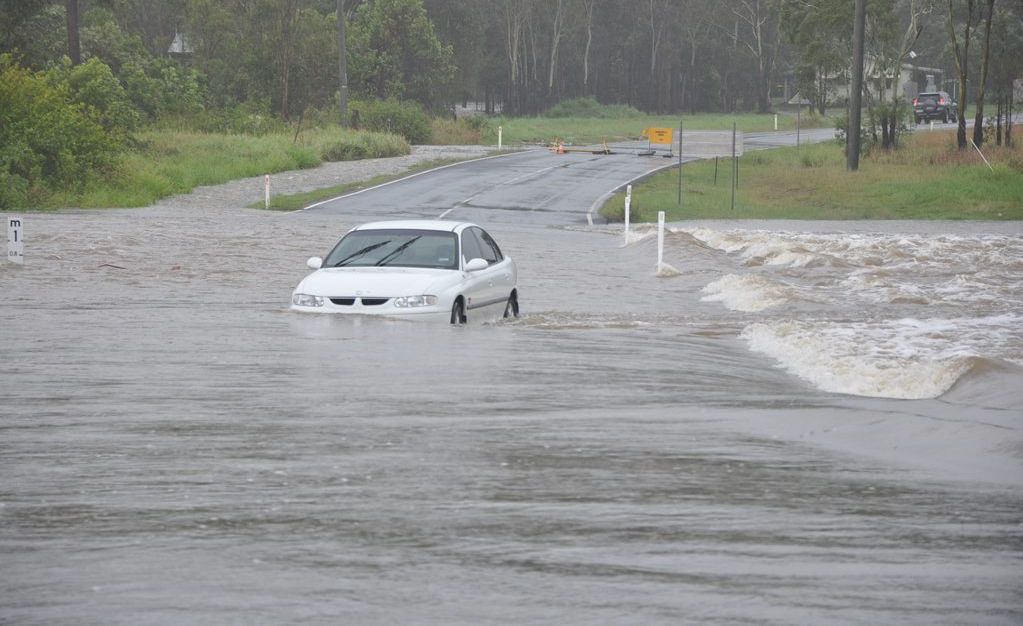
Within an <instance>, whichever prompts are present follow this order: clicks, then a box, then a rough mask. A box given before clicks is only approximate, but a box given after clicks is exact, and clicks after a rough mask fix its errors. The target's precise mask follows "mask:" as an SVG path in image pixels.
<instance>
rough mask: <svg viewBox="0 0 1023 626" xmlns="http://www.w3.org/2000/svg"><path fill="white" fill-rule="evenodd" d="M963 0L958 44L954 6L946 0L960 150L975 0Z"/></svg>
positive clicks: (962, 142)
mask: <svg viewBox="0 0 1023 626" xmlns="http://www.w3.org/2000/svg"><path fill="white" fill-rule="evenodd" d="M963 1H965V3H966V4H965V9H966V14H965V16H964V18H963V19H964V22H963V25H962V28H963V39H962V45H960V41H959V36H958V35H957V34H956V21H955V7H954V6H953V0H948V31H949V34H950V35H951V38H952V50H953V51H954V52H955V62H956V70H958V72H959V93H960V96H959V110H958V111H957V112H956V119H957V126H958V129H957V130H956V143H957V144H958V146H959V149H960V150H965V149H966V78H967V75H968V74H969V67H970V66H969V60H970V34H971V33H972V32H973V28H974V24H973V21H974V11H975V8H976V0H963Z"/></svg>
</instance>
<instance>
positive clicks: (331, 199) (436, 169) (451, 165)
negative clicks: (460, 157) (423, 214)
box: [285, 150, 533, 215]
mask: <svg viewBox="0 0 1023 626" xmlns="http://www.w3.org/2000/svg"><path fill="white" fill-rule="evenodd" d="M525 152H533V150H520V151H517V152H508V153H506V154H494V155H491V156H485V157H480V158H478V159H466V160H465V161H459V162H458V163H448V164H447V165H441V166H439V167H434V168H431V169H428V170H423V171H422V172H416V173H415V174H409V175H408V176H404V177H402V178H398V179H396V180H389V181H387V182H386V183H380V184H379V185H373V186H372V187H366V188H365V189H360V190H358V191H353V192H351V193H345V194H341V195H340V196H336V197H334V198H328V199H327V200H321V201H319V202H315V203H313V204H310V205H309V206H307V207H303V208H301V209H298V210H296V211H291V212H289V213H286V214H285V215H292V214H294V213H301V212H302V211H308V210H309V209H312V208H315V207H318V206H321V205H324V204H327V203H328V202H333V201H335V200H341V199H342V198H350V197H352V196H357V195H359V194H360V193H366V192H367V191H373V190H374V189H380V188H381V187H386V186H388V185H393V184H395V183H400V182H402V181H404V180H408V179H410V178H415V177H416V176H422V175H423V174H429V173H431V172H436V171H439V170H444V169H447V168H449V167H454V166H456V165H463V164H465V163H473V162H475V161H486V160H488V159H499V158H501V157H506V156H512V155H515V154H523V153H525Z"/></svg>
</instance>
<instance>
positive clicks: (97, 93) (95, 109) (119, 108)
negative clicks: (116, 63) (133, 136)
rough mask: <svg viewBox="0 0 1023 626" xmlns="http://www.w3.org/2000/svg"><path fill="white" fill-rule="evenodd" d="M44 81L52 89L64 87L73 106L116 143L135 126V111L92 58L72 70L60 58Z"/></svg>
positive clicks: (104, 68)
mask: <svg viewBox="0 0 1023 626" xmlns="http://www.w3.org/2000/svg"><path fill="white" fill-rule="evenodd" d="M47 78H48V79H49V81H50V84H51V85H53V86H55V87H58V88H60V87H62V86H66V87H67V89H68V90H69V93H70V95H71V98H72V99H73V100H74V101H75V102H78V103H81V104H82V105H84V106H85V107H86V111H87V112H88V113H89V114H90V116H91V117H92V118H93V119H95V120H96V121H97V122H99V123H100V124H101V125H102V126H103V128H104V129H106V131H107V132H109V133H114V134H116V135H118V136H119V138H120V139H124V138H125V137H126V136H127V134H128V133H129V132H131V131H132V130H135V128H136V127H137V126H138V122H139V114H138V111H136V110H135V107H134V106H132V104H131V102H130V101H129V100H128V95H127V93H125V91H124V87H122V86H121V83H120V82H118V80H117V78H116V77H115V76H114V73H113V72H112V71H111V70H110V68H109V67H108V66H107V65H106V64H105V63H103V61H100V60H99V59H97V58H92V59H89V60H88V61H86V62H84V63H82V64H81V65H74V66H72V65H71V61H70V60H69V59H68V58H67V57H64V61H63V62H62V63H61V64H60V65H57V66H54V67H52V68H50V71H49V72H47Z"/></svg>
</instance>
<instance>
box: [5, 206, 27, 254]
mask: <svg viewBox="0 0 1023 626" xmlns="http://www.w3.org/2000/svg"><path fill="white" fill-rule="evenodd" d="M7 260H8V261H10V262H11V263H17V264H18V265H24V264H25V235H24V233H23V232H22V230H21V218H20V217H16V216H14V215H11V216H8V218H7Z"/></svg>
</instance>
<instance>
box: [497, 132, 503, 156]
mask: <svg viewBox="0 0 1023 626" xmlns="http://www.w3.org/2000/svg"><path fill="white" fill-rule="evenodd" d="M503 135H504V129H503V128H502V127H500V126H498V127H497V151H498V152H500V151H501V142H502V140H503V139H504V137H503Z"/></svg>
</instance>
